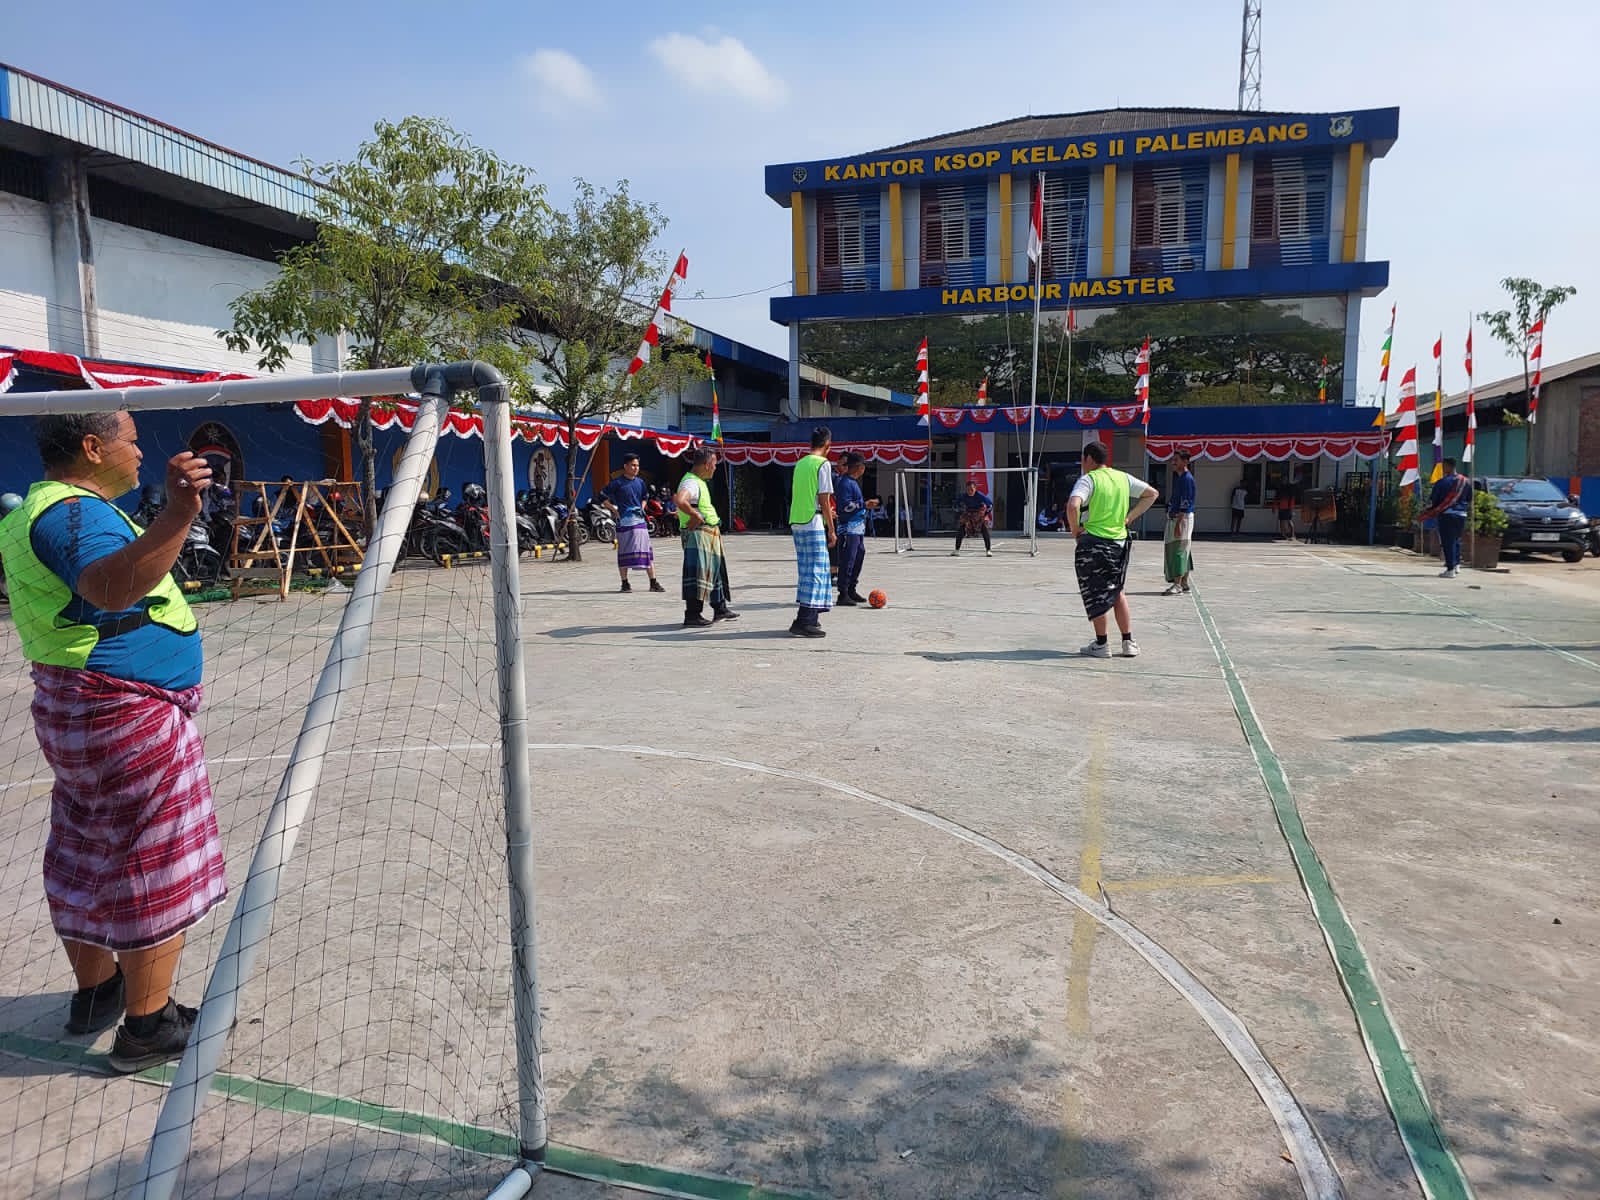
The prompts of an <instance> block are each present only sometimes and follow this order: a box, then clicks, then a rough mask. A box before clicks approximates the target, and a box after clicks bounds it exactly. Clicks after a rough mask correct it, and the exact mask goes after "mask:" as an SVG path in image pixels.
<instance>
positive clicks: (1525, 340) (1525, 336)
mask: <svg viewBox="0 0 1600 1200" xmlns="http://www.w3.org/2000/svg"><path fill="white" fill-rule="evenodd" d="M1500 286H1501V287H1502V288H1504V289H1505V291H1506V292H1507V293H1508V294H1509V295H1510V296H1511V307H1510V308H1502V309H1500V310H1499V311H1498V312H1485V313H1479V314H1478V319H1479V320H1480V321H1482V322H1483V323H1484V324H1485V325H1487V326H1488V327H1489V332H1490V333H1491V334H1492V335H1493V336H1494V339H1495V341H1497V342H1499V343H1500V344H1501V345H1502V346H1504V347H1505V348H1506V349H1507V350H1509V351H1511V353H1512V354H1514V355H1521V357H1522V390H1523V392H1524V393H1525V394H1527V395H1529V396H1530V398H1531V395H1532V391H1533V389H1532V386H1531V380H1530V379H1529V376H1528V352H1529V351H1530V350H1532V349H1533V344H1534V342H1535V341H1536V340H1537V339H1536V338H1535V337H1534V336H1533V335H1532V334H1530V333H1529V332H1528V331H1529V330H1530V329H1532V328H1533V327H1534V325H1536V324H1538V323H1539V322H1540V321H1543V320H1544V319H1545V317H1546V316H1548V315H1549V314H1550V310H1551V309H1554V308H1556V307H1557V306H1559V305H1562V304H1565V303H1566V302H1567V301H1568V300H1569V299H1571V298H1572V297H1573V296H1576V295H1577V294H1578V289H1577V288H1575V287H1567V286H1565V285H1562V284H1558V285H1557V286H1555V287H1545V286H1543V285H1542V284H1539V283H1536V282H1535V281H1534V280H1532V279H1527V278H1525V277H1523V276H1519V275H1513V276H1510V277H1509V278H1507V279H1502V280H1501V281H1500ZM1532 473H1533V434H1532V432H1531V431H1530V432H1529V434H1528V455H1527V461H1526V463H1525V464H1524V466H1523V474H1525V475H1531V474H1532Z"/></svg>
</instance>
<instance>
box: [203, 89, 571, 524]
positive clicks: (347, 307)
mask: <svg viewBox="0 0 1600 1200" xmlns="http://www.w3.org/2000/svg"><path fill="white" fill-rule="evenodd" d="M299 165H300V167H301V169H302V170H303V171H305V173H306V174H307V175H308V176H309V177H310V179H311V180H312V181H313V182H314V183H316V184H317V185H318V187H317V188H316V191H315V194H314V196H313V198H312V202H311V208H310V212H309V213H308V215H309V216H310V217H311V218H312V219H313V220H315V221H316V222H317V235H316V237H315V238H314V239H313V240H312V241H310V242H307V243H305V244H304V245H300V246H296V247H295V248H294V249H292V250H289V251H287V252H286V253H284V254H283V255H281V256H280V258H279V268H280V270H279V274H278V276H277V278H275V279H274V280H273V281H272V282H271V283H269V284H267V285H266V286H265V287H263V288H261V289H259V290H258V291H254V292H250V293H247V294H245V295H243V296H240V297H239V298H238V299H237V300H235V301H233V303H232V304H231V305H230V306H229V307H230V309H231V311H232V314H233V327H232V328H231V329H225V330H222V331H220V332H219V333H218V335H217V336H218V337H220V338H222V339H223V340H224V341H225V342H226V343H227V344H228V347H229V349H232V350H236V351H239V352H244V353H248V352H250V351H251V350H252V349H253V350H254V351H255V352H256V354H257V355H258V359H257V361H258V364H259V366H260V367H261V369H262V370H267V371H276V370H280V369H281V368H282V367H283V366H284V365H285V363H286V362H287V361H288V359H289V354H290V350H291V347H292V346H293V344H294V343H296V342H314V341H316V340H317V339H318V338H320V337H338V336H339V335H341V334H343V335H344V336H345V337H346V339H347V347H348V348H347V351H346V354H345V364H344V365H346V366H348V367H350V368H354V369H373V368H385V367H399V366H406V365H409V364H411V363H416V362H423V361H429V360H447V361H448V360H454V359H460V358H468V357H472V356H473V355H474V354H476V353H477V352H478V351H479V349H480V348H482V347H483V346H485V345H486V344H488V343H492V342H495V341H499V340H501V339H503V338H504V337H505V334H506V331H507V330H508V329H509V328H510V327H511V325H512V323H513V322H514V320H515V319H516V317H517V314H518V312H519V307H518V305H517V304H516V303H514V302H513V301H512V300H511V299H510V298H508V297H507V296H506V294H505V292H504V290H503V289H501V288H499V287H497V286H496V285H494V284H493V283H491V282H490V281H489V280H488V278H486V277H485V275H484V274H483V273H482V265H483V264H484V263H485V262H493V261H497V260H498V259H499V258H500V257H502V256H503V255H504V254H505V253H507V251H508V247H509V246H510V245H511V244H512V242H513V241H514V240H515V241H517V242H518V244H519V245H520V246H521V252H522V254H523V255H524V256H526V255H527V253H528V249H527V244H526V242H527V239H526V236H525V234H526V231H527V230H528V229H530V228H533V227H536V226H537V225H538V223H539V222H540V220H541V219H542V217H543V215H544V214H545V213H546V212H547V209H546V206H545V203H544V200H543V189H542V188H540V187H538V186H536V185H534V184H532V183H531V182H530V179H529V176H528V173H527V172H526V171H524V170H523V169H522V168H520V167H517V166H514V165H511V164H509V163H506V162H504V161H502V160H501V159H500V158H498V157H496V156H495V155H493V154H491V153H490V152H488V151H486V150H482V149H479V148H478V147H476V146H474V145H472V144H471V143H470V142H469V141H468V140H467V139H466V138H465V137H463V136H462V135H461V134H459V133H457V132H456V131H455V130H454V129H452V128H451V127H450V126H449V125H447V124H445V123H444V122H443V121H439V120H433V119H428V118H423V117H407V118H406V119H405V120H403V121H401V122H399V123H398V124H390V123H388V122H382V121H380V122H379V123H378V124H377V125H376V126H375V127H374V130H373V138H372V140H371V141H368V142H363V143H362V144H361V146H360V148H359V149H358V150H357V151H356V154H355V157H354V158H352V159H351V160H350V161H348V162H335V163H324V164H318V165H314V164H311V163H307V162H301V163H300V164H299ZM527 265H528V266H530V267H531V265H532V264H531V263H528V264H527ZM356 445H357V447H358V449H359V451H360V455H361V481H362V485H363V486H362V491H363V494H364V499H365V503H366V519H367V528H368V529H369V530H370V529H372V528H373V527H374V522H375V521H376V516H377V501H376V497H375V495H374V492H375V487H376V483H377V479H376V468H375V449H374V444H373V427H372V401H371V400H370V399H368V400H363V401H362V402H361V408H360V413H359V417H358V421H357V428H356Z"/></svg>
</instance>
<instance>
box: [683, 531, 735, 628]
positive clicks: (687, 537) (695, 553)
mask: <svg viewBox="0 0 1600 1200" xmlns="http://www.w3.org/2000/svg"><path fill="white" fill-rule="evenodd" d="M682 537H683V602H684V603H685V604H692V603H695V602H699V603H701V604H703V603H705V602H706V601H707V600H710V601H711V606H712V607H713V608H720V607H722V606H723V605H724V604H726V603H727V602H728V600H727V592H726V589H725V588H724V586H723V582H724V580H726V579H727V576H728V568H727V563H726V562H725V561H724V559H723V556H722V527H721V526H720V525H702V526H700V528H699V529H685V530H683V531H682Z"/></svg>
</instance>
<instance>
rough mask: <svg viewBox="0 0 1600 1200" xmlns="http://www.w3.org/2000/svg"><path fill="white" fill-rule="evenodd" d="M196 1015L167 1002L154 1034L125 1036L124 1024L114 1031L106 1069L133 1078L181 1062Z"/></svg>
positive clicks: (184, 1007)
mask: <svg viewBox="0 0 1600 1200" xmlns="http://www.w3.org/2000/svg"><path fill="white" fill-rule="evenodd" d="M199 1015H200V1014H199V1010H198V1009H193V1008H189V1007H187V1006H186V1005H183V1004H179V1003H178V1002H177V1001H176V1000H171V999H169V1000H168V1001H167V1007H166V1008H164V1009H162V1011H161V1020H160V1023H159V1024H157V1025H156V1028H155V1032H153V1033H149V1034H146V1035H145V1036H143V1037H135V1036H134V1035H133V1034H131V1033H129V1032H128V1024H127V1022H126V1021H124V1022H123V1023H122V1027H121V1028H120V1029H118V1030H117V1040H116V1041H115V1042H113V1043H112V1045H111V1057H110V1058H109V1059H107V1060H106V1061H107V1063H108V1065H109V1066H110V1067H111V1069H112V1070H113V1071H115V1072H116V1073H117V1074H119V1075H132V1074H133V1073H134V1072H135V1071H144V1070H147V1069H148V1068H150V1067H158V1066H160V1065H161V1064H162V1063H166V1062H171V1061H172V1060H173V1059H175V1058H182V1057H183V1051H184V1047H186V1046H187V1045H188V1044H189V1035H190V1034H191V1033H192V1032H194V1022H195V1018H196V1017H197V1016H199Z"/></svg>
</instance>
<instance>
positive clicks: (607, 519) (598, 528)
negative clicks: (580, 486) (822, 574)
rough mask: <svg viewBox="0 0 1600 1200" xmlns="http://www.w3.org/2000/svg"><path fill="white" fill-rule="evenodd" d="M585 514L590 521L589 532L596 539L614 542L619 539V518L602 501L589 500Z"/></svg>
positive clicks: (585, 517)
mask: <svg viewBox="0 0 1600 1200" xmlns="http://www.w3.org/2000/svg"><path fill="white" fill-rule="evenodd" d="M583 515H584V519H585V520H586V521H587V522H588V525H589V532H590V533H591V534H592V535H593V536H594V540H595V541H597V542H614V541H616V540H617V518H616V517H614V516H613V515H612V513H611V510H610V509H609V508H607V507H606V506H605V505H604V504H602V503H600V501H598V500H591V501H589V503H588V505H586V506H585V508H584V510H583Z"/></svg>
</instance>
